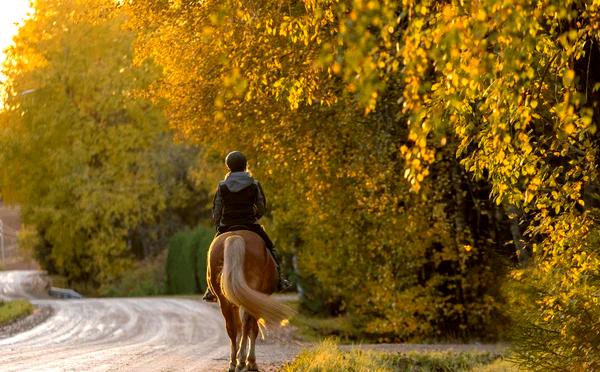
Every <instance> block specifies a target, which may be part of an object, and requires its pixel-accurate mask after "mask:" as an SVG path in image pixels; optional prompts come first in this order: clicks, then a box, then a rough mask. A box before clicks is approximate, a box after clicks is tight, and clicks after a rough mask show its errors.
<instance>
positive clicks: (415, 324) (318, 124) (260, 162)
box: [128, 1, 511, 340]
mask: <svg viewBox="0 0 600 372" xmlns="http://www.w3.org/2000/svg"><path fill="white" fill-rule="evenodd" d="M128 7H129V8H128V9H130V10H131V13H132V14H133V16H132V18H133V26H132V27H133V28H146V29H148V30H149V32H144V33H143V36H142V38H140V39H138V44H137V46H138V50H139V51H140V54H141V55H151V56H153V58H155V59H156V61H157V62H158V63H159V64H161V65H162V66H164V68H165V71H168V73H167V74H165V76H164V79H163V80H161V81H159V82H157V84H156V85H155V90H153V91H152V94H151V96H152V97H154V99H158V98H160V99H164V100H166V101H167V102H168V106H167V111H166V112H167V117H168V119H169V122H170V124H171V125H172V126H173V127H174V128H176V129H177V130H178V132H179V133H180V134H181V135H182V136H183V137H184V138H186V139H187V140H190V141H194V142H197V143H201V144H202V146H204V147H205V148H207V149H210V150H212V151H210V150H209V151H208V152H207V159H208V160H209V161H211V160H213V159H214V160H215V161H216V162H217V163H218V164H219V168H220V169H221V172H222V165H221V163H222V155H223V154H225V153H226V152H227V151H228V150H231V149H233V148H238V149H241V150H243V151H244V152H247V153H248V154H249V156H250V158H251V159H255V162H254V163H252V164H251V166H252V169H253V171H254V172H255V173H256V174H257V175H258V177H259V178H260V179H261V180H263V183H264V185H265V188H266V192H267V195H268V197H269V200H270V201H271V203H272V205H273V211H272V220H271V227H272V229H273V230H274V233H275V235H276V236H277V237H278V242H279V243H280V246H281V247H282V248H283V250H285V251H286V252H287V253H288V254H289V255H293V256H295V257H296V263H297V273H298V274H299V275H300V276H301V281H300V283H301V285H302V287H303V288H304V289H305V295H306V296H305V299H308V301H305V303H304V305H305V306H306V307H307V308H310V309H312V310H319V308H320V310H325V311H328V312H330V313H345V314H347V315H349V316H350V317H351V318H352V319H353V320H354V321H355V325H356V327H357V328H358V329H360V331H361V332H364V333H365V334H369V335H371V336H373V337H380V338H384V339H390V340H406V339H422V338H424V337H461V338H467V337H472V336H481V337H485V336H486V335H489V334H495V332H493V330H494V326H495V325H494V321H493V320H494V319H501V317H499V314H500V313H501V310H500V308H501V304H502V299H501V296H499V294H498V285H497V283H498V282H499V281H498V276H502V270H503V269H502V268H501V266H502V265H500V262H501V261H502V260H504V259H506V260H510V257H511V254H510V253H508V254H506V252H504V251H502V249H497V248H498V247H499V246H500V247H502V246H503V243H504V242H505V240H508V238H507V239H504V238H503V237H504V236H507V235H506V234H507V229H506V227H507V225H506V220H507V219H506V217H505V213H504V210H503V209H502V208H501V207H495V206H493V205H486V204H485V202H484V201H482V200H480V196H479V194H486V195H487V193H489V189H486V185H485V184H484V185H480V184H478V183H476V182H470V180H469V179H468V178H467V177H465V174H464V172H463V171H462V170H461V169H460V168H459V167H458V164H457V163H456V162H455V161H453V160H452V156H451V154H452V151H447V154H446V156H445V158H444V159H442V158H440V166H439V169H438V170H437V171H436V172H437V174H439V176H440V178H439V179H436V180H433V181H431V183H430V184H428V186H427V187H423V189H424V190H426V191H424V192H423V195H417V194H414V193H413V194H411V193H410V191H409V190H410V188H411V185H410V183H409V181H407V180H406V179H405V178H404V160H403V158H402V157H400V156H399V154H400V153H401V148H403V146H404V147H406V145H409V139H408V135H409V133H408V130H407V127H406V115H404V114H403V113H402V112H400V111H398V110H397V104H396V102H397V101H398V100H399V99H400V98H401V97H402V94H403V90H402V82H401V80H400V79H399V78H397V79H396V81H395V82H396V83H397V84H398V85H392V84H390V85H388V86H387V87H386V86H385V85H383V84H381V85H377V86H374V87H373V88H371V92H372V94H371V95H369V97H371V96H372V97H374V99H375V102H377V103H378V104H379V106H378V109H377V110H375V111H373V110H372V109H371V110H365V105H367V104H368V103H369V102H370V101H369V99H367V100H366V101H364V102H363V100H362V99H360V98H359V97H358V93H359V92H364V89H362V88H364V87H363V85H364V82H363V81H361V80H360V79H354V86H352V85H351V84H350V86H348V87H347V86H346V85H345V84H344V74H345V73H344V71H345V70H343V69H342V67H345V64H344V63H343V62H344V60H342V59H340V58H342V57H343V56H342V54H341V51H344V50H345V51H346V52H348V53H350V52H352V53H359V52H360V50H359V49H355V50H350V49H349V48H346V49H345V47H344V40H343V39H342V38H341V36H342V34H341V33H340V31H341V30H342V28H343V27H344V26H343V25H342V24H341V22H345V20H344V18H342V16H345V14H346V13H345V11H344V10H343V9H341V8H340V7H339V4H335V3H330V2H294V3H289V4H279V3H275V2H269V1H259V2H252V3H249V2H241V1H226V2H210V1H209V2H203V3H202V4H198V3H197V2H194V1H181V2H177V3H171V2H167V1H164V2H161V1H159V2H156V1H153V2H146V1H130V2H129V3H128ZM349 16H350V17H354V16H352V14H350V15H349ZM165 51H168V52H165ZM358 58H359V56H358V54H356V55H354V54H353V55H352V57H351V58H348V60H349V61H354V62H355V63H357V66H359V65H361V64H362V63H363V62H360V61H361V60H359V59H358ZM369 58H370V57H369ZM363 59H364V58H363ZM359 84H360V85H359ZM359 87H360V88H361V90H359ZM375 88H377V89H379V90H377V89H375ZM367 107H368V106H367ZM365 111H367V113H368V115H365ZM210 154H215V155H214V156H213V155H210ZM220 176H221V174H219V177H220ZM216 180H217V178H216V176H215V177H214V178H213V180H212V182H213V183H214V182H216ZM422 180H423V181H424V179H422ZM427 182H429V181H427ZM473 189H476V193H478V195H477V196H476V197H475V194H476V193H473V192H469V191H473ZM456 190H458V193H459V195H461V197H460V198H454V197H453V194H452V193H451V192H454V191H456ZM473 204H477V206H478V207H482V208H479V209H478V210H477V211H475V212H472V211H471V210H470V209H469V206H471V205H473ZM488 212H489V213H488ZM480 222H481V223H480ZM486 223H489V227H488V228H485V227H484V226H486V225H485V224H486ZM273 230H271V231H273ZM288 264H289V262H288ZM316 305H319V306H316Z"/></svg>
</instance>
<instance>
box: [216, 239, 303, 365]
mask: <svg viewBox="0 0 600 372" xmlns="http://www.w3.org/2000/svg"><path fill="white" fill-rule="evenodd" d="M208 256H209V258H208V269H207V274H206V275H207V283H208V285H209V286H210V288H211V290H212V291H213V293H214V294H215V295H216V296H217V298H218V302H219V306H220V308H221V313H222V314H223V318H225V327H226V328H227V334H228V336H229V339H230V344H231V354H230V362H229V372H233V371H258V366H257V364H256V354H255V345H256V337H257V336H258V332H259V330H260V329H259V326H260V327H263V326H264V325H265V322H266V323H268V324H280V325H285V324H286V323H287V319H289V318H290V317H291V316H292V315H293V314H294V311H293V310H292V309H291V308H289V307H288V306H285V305H283V304H281V303H279V302H277V301H276V300H274V299H273V298H272V297H270V294H271V293H273V292H274V291H275V289H276V287H277V282H278V273H277V270H276V266H275V261H274V259H273V257H272V256H271V254H270V253H269V252H268V251H267V249H266V246H265V242H264V241H263V240H262V238H261V237H260V236H259V235H258V234H256V233H254V232H252V231H247V230H238V231H232V232H227V233H224V234H221V235H219V236H217V237H216V238H215V239H214V240H213V242H212V243H211V245H210V248H209V253H208ZM260 331H261V334H262V330H260ZM238 336H240V337H239V345H238ZM248 344H249V350H248V351H247V352H246V349H247V347H248ZM236 361H237V363H236Z"/></svg>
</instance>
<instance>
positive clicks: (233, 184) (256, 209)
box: [213, 172, 266, 227]
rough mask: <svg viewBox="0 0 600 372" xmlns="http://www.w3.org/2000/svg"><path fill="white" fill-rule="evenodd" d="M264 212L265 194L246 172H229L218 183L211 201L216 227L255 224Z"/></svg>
mask: <svg viewBox="0 0 600 372" xmlns="http://www.w3.org/2000/svg"><path fill="white" fill-rule="evenodd" d="M265 212H266V199H265V194H264V192H263V190H262V187H261V186H260V183H258V181H256V180H255V179H254V178H252V176H250V174H249V173H248V172H230V173H228V174H227V176H226V177H225V180H223V181H221V182H219V186H218V187H217V192H216V193H215V198H214V200H213V222H214V223H215V225H216V226H217V227H218V226H230V225H246V224H255V223H257V221H258V219H259V218H261V217H262V216H263V215H264V214H265Z"/></svg>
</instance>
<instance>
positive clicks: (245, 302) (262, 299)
mask: <svg viewBox="0 0 600 372" xmlns="http://www.w3.org/2000/svg"><path fill="white" fill-rule="evenodd" d="M245 249H246V243H245V242H244V239H243V238H242V237H240V236H237V235H233V236H230V237H228V238H227V239H225V250H224V260H223V271H222V274H221V288H222V290H223V294H224V295H225V297H226V298H227V300H229V301H230V302H232V303H234V304H236V305H237V306H239V307H242V308H244V309H245V310H246V311H248V312H249V313H250V314H252V315H253V316H254V317H255V318H256V319H264V320H266V321H267V322H269V323H274V324H282V325H284V324H286V323H287V320H288V319H289V318H290V317H291V316H292V315H293V314H294V311H293V310H292V309H291V308H289V307H288V306H285V305H283V304H281V303H279V302H278V301H275V300H274V299H273V298H271V296H268V295H266V294H264V293H261V292H258V291H256V290H254V289H252V288H250V286H249V285H248V283H247V282H246V278H245V276H244V257H245ZM259 322H260V320H259Z"/></svg>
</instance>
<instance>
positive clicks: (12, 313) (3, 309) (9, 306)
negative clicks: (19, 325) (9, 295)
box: [0, 300, 33, 327]
mask: <svg viewBox="0 0 600 372" xmlns="http://www.w3.org/2000/svg"><path fill="white" fill-rule="evenodd" d="M31 313H33V305H32V304H31V303H29V301H26V300H12V301H6V302H4V301H0V327H1V326H3V325H6V324H8V323H11V322H13V321H15V320H17V319H20V318H23V317H25V316H27V315H30V314H31Z"/></svg>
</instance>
